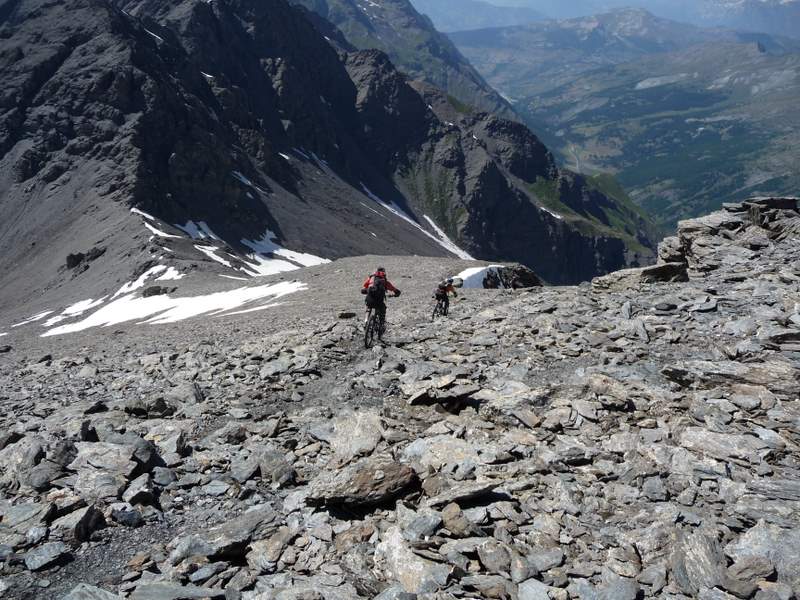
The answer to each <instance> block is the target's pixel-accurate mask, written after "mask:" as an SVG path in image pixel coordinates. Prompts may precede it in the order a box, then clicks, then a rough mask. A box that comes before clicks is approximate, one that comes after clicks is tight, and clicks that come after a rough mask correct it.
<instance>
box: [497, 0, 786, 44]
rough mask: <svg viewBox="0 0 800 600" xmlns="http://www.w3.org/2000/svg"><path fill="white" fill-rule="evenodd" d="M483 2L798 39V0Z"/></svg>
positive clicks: (567, 14) (554, 14)
mask: <svg viewBox="0 0 800 600" xmlns="http://www.w3.org/2000/svg"><path fill="white" fill-rule="evenodd" d="M487 1H488V2H491V3H492V4H495V5H509V6H515V7H525V8H531V9H534V10H537V11H540V12H542V13H544V14H545V15H547V16H548V17H550V18H554V19H565V18H574V17H580V16H589V15H593V14H599V13H602V12H606V11H608V10H610V9H614V8H624V7H634V8H644V9H647V10H648V11H650V12H652V13H654V14H656V15H658V16H661V17H665V18H669V19H675V20H679V21H684V22H687V23H692V24H695V25H701V26H706V27H720V26H722V27H730V28H735V29H742V30H746V31H755V32H763V33H771V34H775V35H786V36H792V37H800V0H570V1H569V2H563V1H561V0H487Z"/></svg>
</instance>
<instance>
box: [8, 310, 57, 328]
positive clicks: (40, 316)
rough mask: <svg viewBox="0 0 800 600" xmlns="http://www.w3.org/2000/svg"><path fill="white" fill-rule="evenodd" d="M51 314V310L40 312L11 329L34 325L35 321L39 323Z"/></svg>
mask: <svg viewBox="0 0 800 600" xmlns="http://www.w3.org/2000/svg"><path fill="white" fill-rule="evenodd" d="M51 314H53V311H52V310H46V311H44V312H40V313H39V314H38V315H33V316H32V317H28V318H27V319H25V320H24V321H21V322H19V323H17V324H16V325H12V326H11V328H12V329H13V328H14V327H22V326H23V325H28V324H29V323H35V322H36V321H41V320H42V319H44V318H45V317H46V316H47V315H51Z"/></svg>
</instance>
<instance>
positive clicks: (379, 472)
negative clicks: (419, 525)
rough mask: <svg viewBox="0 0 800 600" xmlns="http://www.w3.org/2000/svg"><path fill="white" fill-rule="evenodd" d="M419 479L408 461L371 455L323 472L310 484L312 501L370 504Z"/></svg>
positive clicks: (384, 499)
mask: <svg viewBox="0 0 800 600" xmlns="http://www.w3.org/2000/svg"><path fill="white" fill-rule="evenodd" d="M416 481H417V475H416V473H414V470H413V469H412V468H411V467H409V466H408V465H404V464H401V463H398V462H397V461H396V460H394V459H392V458H391V457H388V456H387V457H370V458H365V459H362V460H360V461H359V462H357V463H354V464H351V465H348V466H346V467H344V468H343V469H340V470H339V471H333V472H323V473H321V474H320V475H318V476H317V477H316V478H314V479H313V480H312V481H311V483H310V484H309V493H308V498H307V502H308V503H309V504H312V505H314V504H316V505H320V504H325V505H347V506H369V505H375V504H381V503H383V502H386V501H387V500H391V499H393V498H396V497H397V496H400V495H401V494H402V493H403V492H405V491H406V490H407V489H408V488H410V487H411V486H412V485H414V483H416Z"/></svg>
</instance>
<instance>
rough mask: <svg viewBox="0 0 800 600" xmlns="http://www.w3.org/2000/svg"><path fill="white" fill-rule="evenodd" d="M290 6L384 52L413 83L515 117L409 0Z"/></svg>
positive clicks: (309, 0) (316, 0)
mask: <svg viewBox="0 0 800 600" xmlns="http://www.w3.org/2000/svg"><path fill="white" fill-rule="evenodd" d="M290 1H291V2H292V3H294V4H296V5H300V6H303V7H305V8H307V9H308V10H310V11H313V12H314V13H316V14H317V15H319V16H320V17H322V18H323V19H325V20H326V21H328V22H329V23H331V24H333V25H334V26H335V27H336V28H337V29H338V30H339V31H341V33H342V34H343V35H344V37H345V38H346V40H347V41H348V42H349V43H350V44H352V45H353V46H354V47H355V48H359V49H362V50H365V49H378V50H381V51H382V52H385V53H386V54H387V55H388V56H389V58H391V60H392V62H393V63H394V64H396V65H397V66H398V67H399V68H400V69H401V70H403V71H404V72H405V73H407V74H408V75H410V76H411V77H412V78H414V79H421V80H423V81H426V82H428V83H431V84H433V85H435V86H437V87H439V88H441V89H442V90H444V91H445V92H447V93H448V94H450V95H451V96H453V97H454V98H456V99H457V100H458V101H460V102H462V103H464V104H467V105H469V106H473V107H475V108H478V109H480V110H484V111H487V112H493V113H495V114H498V115H501V116H504V117H509V118H516V116H515V115H514V112H513V110H512V109H511V107H510V106H509V105H508V103H507V102H506V101H505V100H504V99H503V98H502V97H501V96H500V95H499V94H498V93H497V92H495V91H494V90H493V89H492V88H491V86H489V85H488V84H487V83H486V82H485V81H484V79H483V78H482V77H481V76H480V74H479V73H478V72H477V71H476V70H475V68H474V67H473V66H472V65H471V64H470V63H469V61H467V60H466V59H465V58H464V57H463V56H462V55H461V53H460V52H459V51H458V50H457V49H456V47H455V46H454V45H453V43H452V42H451V41H450V40H449V39H448V38H447V36H445V35H443V34H441V33H439V32H438V31H437V30H436V28H435V27H434V26H433V23H432V22H431V20H430V19H428V18H427V17H425V16H423V15H421V14H419V13H418V12H417V11H416V10H415V9H414V7H413V6H412V4H411V2H409V0H381V1H380V2H372V0H290Z"/></svg>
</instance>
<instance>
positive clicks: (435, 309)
mask: <svg viewBox="0 0 800 600" xmlns="http://www.w3.org/2000/svg"><path fill="white" fill-rule="evenodd" d="M442 310H443V309H442V303H441V301H439V302H437V303H436V306H434V307H433V314H432V315H431V321H435V320H436V317H441V316H442V315H443V314H444V313H443V312H442Z"/></svg>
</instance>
